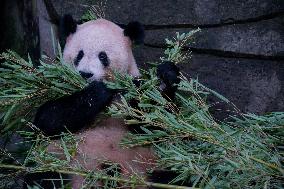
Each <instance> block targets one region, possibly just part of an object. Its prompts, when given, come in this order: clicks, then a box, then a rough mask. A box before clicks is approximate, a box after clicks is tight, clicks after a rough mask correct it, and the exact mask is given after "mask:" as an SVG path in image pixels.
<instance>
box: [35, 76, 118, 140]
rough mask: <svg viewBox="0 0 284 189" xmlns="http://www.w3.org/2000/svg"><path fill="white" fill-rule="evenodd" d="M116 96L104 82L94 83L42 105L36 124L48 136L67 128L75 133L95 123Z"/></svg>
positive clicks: (37, 114)
mask: <svg viewBox="0 0 284 189" xmlns="http://www.w3.org/2000/svg"><path fill="white" fill-rule="evenodd" d="M114 94H115V90H111V89H108V88H107V87H106V86H105V84H103V83H102V82H98V81H93V82H92V83H91V84H90V85H89V86H87V87H86V88H85V89H83V90H82V91H79V92H76V93H74V94H72V95H70V96H64V97H61V98H59V99H56V100H54V101H49V102H47V103H45V104H44V105H42V106H41V107H40V108H39V109H38V111H37V113H36V116H35V120H34V124H35V125H36V126H37V127H38V128H39V129H41V130H42V131H43V133H44V134H45V135H47V136H53V135H58V134H60V133H61V132H64V131H66V128H67V129H68V130H69V131H70V132H72V133H74V132H76V131H79V130H80V129H82V128H85V127H86V126H87V125H88V124H90V123H91V122H92V121H94V118H95V116H96V115H97V114H98V113H99V112H101V111H102V110H103V109H104V108H105V107H106V106H107V105H108V104H109V103H110V102H111V100H112V97H113V95H114Z"/></svg>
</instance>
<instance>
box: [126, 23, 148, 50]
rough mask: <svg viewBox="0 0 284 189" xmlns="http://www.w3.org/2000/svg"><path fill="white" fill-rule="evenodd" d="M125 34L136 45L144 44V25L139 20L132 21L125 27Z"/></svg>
mask: <svg viewBox="0 0 284 189" xmlns="http://www.w3.org/2000/svg"><path fill="white" fill-rule="evenodd" d="M124 35H125V36H128V37H129V38H130V39H131V40H132V41H133V42H134V44H136V45H139V44H143V43H144V38H145V31H144V26H143V25H142V24H140V23H139V22H130V23H129V24H127V25H126V26H125V28H124Z"/></svg>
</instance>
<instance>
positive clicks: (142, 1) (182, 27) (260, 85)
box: [35, 0, 284, 114]
mask: <svg viewBox="0 0 284 189" xmlns="http://www.w3.org/2000/svg"><path fill="white" fill-rule="evenodd" d="M35 1H36V2H37V7H38V8H37V11H38V19H39V23H40V24H42V25H40V30H39V35H40V36H39V39H40V43H41V45H40V46H41V47H42V48H45V49H41V52H46V53H51V55H52V53H53V51H50V50H48V48H50V44H51V43H50V42H49V41H50V40H51V34H50V28H51V27H52V25H48V24H47V23H46V22H45V21H46V17H47V16H46V13H47V14H50V12H48V11H47V10H46V7H45V3H46V2H49V5H48V8H50V5H51V6H52V8H55V12H56V13H57V14H59V15H63V14H66V13H69V14H73V15H74V17H75V18H77V19H80V18H81V16H82V15H83V14H84V13H85V11H86V10H87V9H88V6H89V5H92V4H96V3H97V2H98V0H35ZM49 10H50V9H49ZM105 14H106V18H107V19H109V20H112V21H114V22H116V23H120V24H127V23H128V22H129V21H132V20H138V21H140V22H142V23H143V24H144V25H145V28H146V35H147V37H146V40H145V45H144V46H142V47H140V48H136V49H135V50H134V51H135V57H136V59H137V62H138V64H139V65H140V66H144V65H145V62H147V61H155V60H159V57H160V56H161V55H162V54H163V51H164V49H165V45H164V40H165V38H170V37H173V36H174V35H175V32H188V31H190V30H192V29H194V28H197V27H199V28H201V29H202V31H201V32H200V33H199V34H197V35H196V37H195V42H196V43H194V44H190V45H189V46H188V47H189V48H191V50H192V52H193V53H192V59H191V60H190V61H189V62H188V63H186V64H183V65H180V67H181V68H182V71H183V72H184V73H185V74H186V75H188V76H189V77H194V78H197V77H198V79H199V80H200V81H201V82H202V83H204V84H206V85H207V86H208V87H210V88H212V89H214V90H216V91H217V92H219V93H221V94H223V95H224V96H226V97H227V98H229V99H230V100H231V101H232V102H233V103H234V104H235V105H236V106H237V107H239V108H240V109H241V110H242V111H244V112H255V113H260V114H262V113H265V112H270V111H283V110H284V1H283V0H230V1H228V0H156V1H153V0H107V4H106V9H105ZM43 26H45V27H46V28H44V27H43ZM46 48H47V49H46Z"/></svg>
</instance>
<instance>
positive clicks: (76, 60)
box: [60, 15, 144, 81]
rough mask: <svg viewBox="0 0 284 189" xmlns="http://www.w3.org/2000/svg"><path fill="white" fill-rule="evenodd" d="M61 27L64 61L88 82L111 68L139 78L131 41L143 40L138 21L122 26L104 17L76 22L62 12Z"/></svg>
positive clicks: (103, 76) (104, 74) (98, 77)
mask: <svg viewBox="0 0 284 189" xmlns="http://www.w3.org/2000/svg"><path fill="white" fill-rule="evenodd" d="M60 28H63V29H61V34H63V36H64V38H65V39H66V43H65V48H64V51H63V58H64V60H65V61H66V62H68V63H71V64H74V66H75V68H76V69H77V70H78V71H79V72H80V74H81V75H82V76H83V77H84V78H85V79H88V81H93V80H102V79H105V78H106V77H107V74H108V73H109V71H113V70H116V71H118V72H120V73H128V74H130V75H132V76H133V77H139V75H140V73H139V70H138V68H137V65H136V62H135V59H134V56H133V53H132V44H133V43H135V44H139V43H142V42H143V40H144V29H143V26H142V25H141V24H140V23H138V22H131V23H129V24H128V25H127V26H126V27H125V28H124V29H122V28H121V27H119V26H118V25H116V24H115V23H113V22H110V21H108V20H105V19H97V20H93V21H89V22H86V23H83V24H81V25H77V23H76V21H75V20H74V19H73V18H72V16H70V15H65V16H64V17H63V19H62V23H61V24H60Z"/></svg>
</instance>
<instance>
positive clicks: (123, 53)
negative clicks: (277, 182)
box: [27, 15, 179, 188]
mask: <svg viewBox="0 0 284 189" xmlns="http://www.w3.org/2000/svg"><path fill="white" fill-rule="evenodd" d="M60 28H61V39H64V41H65V47H64V51H63V57H64V60H65V61H66V62H68V63H70V64H74V66H75V68H76V70H77V71H78V72H79V73H80V74H81V75H82V77H84V78H85V79H86V80H87V81H88V82H89V85H88V86H87V87H86V88H84V89H83V90H81V91H79V92H76V93H74V94H72V95H69V96H64V97H61V98H59V99H56V100H53V101H49V102H46V103H45V104H43V105H42V106H41V107H40V108H39V109H38V111H37V113H36V116H35V119H34V122H33V123H34V125H35V126H36V127H38V128H39V129H40V130H41V131H42V132H43V134H44V135H47V136H56V135H58V134H60V133H61V132H67V131H68V132H72V133H75V134H76V137H78V138H80V139H83V140H81V141H80V142H79V144H78V150H77V153H76V155H75V156H74V157H73V158H72V161H71V163H74V166H75V164H76V163H78V162H79V163H80V164H81V165H83V167H84V168H85V169H86V170H95V169H103V168H104V166H106V165H105V162H113V163H117V164H118V165H119V166H120V171H121V175H122V176H123V177H126V178H127V177H129V176H130V175H131V174H136V175H138V176H141V177H143V178H144V179H147V170H149V169H150V168H152V167H153V165H154V164H155V161H156V158H157V157H156V156H155V153H154V152H153V149H151V148H150V147H134V148H129V149H124V148H121V147H120V146H119V143H120V141H121V140H122V138H123V137H124V136H125V135H126V134H127V133H128V132H129V129H128V127H127V126H126V125H125V124H124V121H123V120H121V119H115V118H111V117H107V118H104V119H102V120H97V115H98V114H99V113H100V112H102V111H103V110H104V109H105V108H106V107H107V106H108V105H109V104H110V103H111V102H112V101H113V100H114V96H116V94H117V93H118V91H116V90H111V89H108V88H107V87H106V85H105V84H104V83H103V80H104V79H106V78H107V77H108V73H109V71H110V70H116V71H118V72H120V73H127V74H130V75H132V76H133V78H134V79H135V78H139V76H140V73H139V70H138V68H137V65H136V62H135V59H134V56H133V53H132V46H133V44H141V43H143V39H144V36H145V35H144V29H143V26H142V25H141V24H140V23H139V22H130V23H129V24H128V25H126V26H124V28H122V27H120V26H118V25H117V24H115V23H113V22H111V21H108V20H105V19H97V20H92V21H88V22H86V23H83V24H80V25H78V24H77V22H76V21H75V20H74V19H73V18H72V16H71V15H65V16H64V17H63V19H62V21H61V23H60ZM158 77H159V78H160V79H161V82H162V83H163V89H164V92H167V93H168V94H166V95H168V96H170V98H171V99H172V98H174V92H175V90H176V87H175V86H174V84H176V83H178V82H179V79H178V77H179V69H178V68H177V67H176V66H175V65H174V64H173V63H170V62H167V63H163V64H161V65H159V66H158ZM94 122H96V123H95V125H94ZM49 150H51V151H53V152H56V151H57V150H59V149H57V148H56V146H50V147H49ZM137 159H140V160H142V161H143V163H141V162H139V161H135V160H137ZM42 178H43V177H41V176H40V177H38V178H37V179H35V178H34V180H29V182H28V181H27V184H32V183H31V182H34V181H36V182H38V181H39V180H40V179H42ZM83 182H84V178H83V177H80V176H74V175H72V176H71V184H72V188H81V186H82V184H83ZM46 188H48V187H46Z"/></svg>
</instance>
